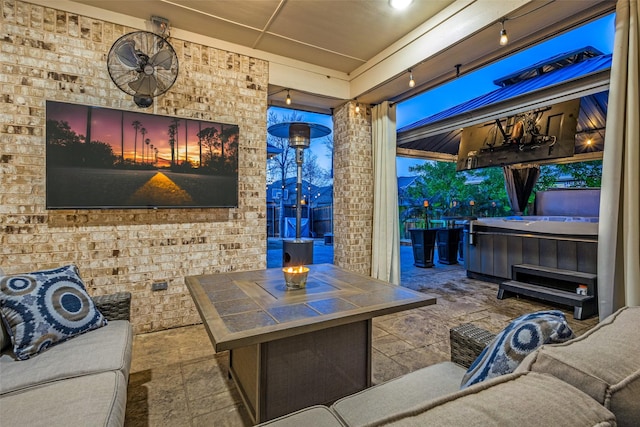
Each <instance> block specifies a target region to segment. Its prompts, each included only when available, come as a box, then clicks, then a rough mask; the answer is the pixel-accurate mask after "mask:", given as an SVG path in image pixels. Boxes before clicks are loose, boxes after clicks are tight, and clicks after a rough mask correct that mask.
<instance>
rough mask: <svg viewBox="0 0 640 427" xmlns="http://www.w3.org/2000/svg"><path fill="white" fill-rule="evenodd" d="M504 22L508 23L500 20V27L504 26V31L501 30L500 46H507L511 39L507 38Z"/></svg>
mask: <svg viewBox="0 0 640 427" xmlns="http://www.w3.org/2000/svg"><path fill="white" fill-rule="evenodd" d="M504 21H506V19H501V20H500V25H502V29H501V30H500V46H505V45H506V44H507V43H509V37H508V36H507V30H505V28H504Z"/></svg>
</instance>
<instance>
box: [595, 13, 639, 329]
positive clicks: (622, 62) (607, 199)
mask: <svg viewBox="0 0 640 427" xmlns="http://www.w3.org/2000/svg"><path fill="white" fill-rule="evenodd" d="M639 21H640V14H639V12H638V0H618V3H617V7H616V33H615V41H614V46H613V63H612V65H611V84H610V89H609V107H608V112H607V132H606V136H605V144H604V160H603V168H602V191H601V197H600V225H599V230H598V304H599V314H600V319H603V318H604V317H606V316H608V315H609V314H611V313H612V312H613V311H615V310H616V309H618V308H620V307H622V306H625V305H628V306H638V305H640V130H639V129H640V125H639V123H640V105H639V101H638V96H639V95H638V94H639V93H640V87H639V85H638V63H639V62H640V46H639V44H638V43H639V40H638V33H639V27H638V26H639Z"/></svg>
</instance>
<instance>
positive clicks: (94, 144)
mask: <svg viewBox="0 0 640 427" xmlns="http://www.w3.org/2000/svg"><path fill="white" fill-rule="evenodd" d="M84 139H85V138H84V136H82V135H78V134H77V133H75V132H74V131H73V130H71V127H70V126H69V123H68V122H65V121H57V120H47V145H48V147H47V162H48V163H49V165H52V166H66V167H92V168H110V167H113V166H114V164H115V162H116V158H117V157H116V155H115V154H114V152H113V149H112V148H111V146H110V145H109V144H107V143H104V142H100V141H84Z"/></svg>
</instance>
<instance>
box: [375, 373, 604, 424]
mask: <svg viewBox="0 0 640 427" xmlns="http://www.w3.org/2000/svg"><path fill="white" fill-rule="evenodd" d="M371 404H375V403H374V402H372V403H371ZM371 425H392V426H430V425H434V426H436V425H437V426H439V427H447V426H451V427H454V426H455V427H459V426H467V427H475V426H478V427H485V426H501V427H502V426H517V427H521V426H527V427H537V426H541V427H542V426H544V427H548V426H563V427H574V426H575V427H586V426H598V427H604V426H615V425H616V420H615V416H614V415H613V414H612V413H611V412H610V411H609V410H607V409H606V408H605V407H604V406H602V405H600V404H598V402H596V401H595V400H593V399H592V398H591V397H589V396H587V395H586V394H585V393H583V392H581V391H580V390H578V389H576V388H574V387H572V386H570V385H569V384H567V383H565V382H563V381H560V380H559V379H557V378H555V377H552V376H550V375H543V374H537V373H533V372H529V373H524V374H523V373H514V374H507V375H503V376H500V377H497V378H494V379H491V380H487V381H484V382H481V383H479V384H476V385H474V386H471V387H468V388H466V389H464V390H459V391H458V392H456V393H452V394H449V395H447V396H444V397H442V398H441V399H436V400H432V401H430V402H427V403H425V404H423V405H420V406H417V407H415V408H413V409H412V410H409V411H406V412H401V413H396V414H392V415H391V416H389V417H386V418H384V419H380V420H378V421H377V422H376V423H374V424H371Z"/></svg>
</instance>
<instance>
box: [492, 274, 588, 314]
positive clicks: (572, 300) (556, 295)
mask: <svg viewBox="0 0 640 427" xmlns="http://www.w3.org/2000/svg"><path fill="white" fill-rule="evenodd" d="M511 295H524V296H528V297H532V298H538V299H541V300H544V301H550V302H554V303H557V304H562V305H568V306H573V307H574V312H573V317H575V318H576V319H578V320H583V319H586V318H587V317H590V316H591V315H593V314H595V312H596V310H597V307H596V304H597V301H596V298H595V296H593V295H579V294H577V293H575V292H568V291H563V290H560V289H554V288H549V287H546V286H540V285H536V284H532V283H524V282H518V281H515V280H510V281H508V282H503V283H501V284H500V286H499V289H498V299H504V298H507V297H509V296H511Z"/></svg>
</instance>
